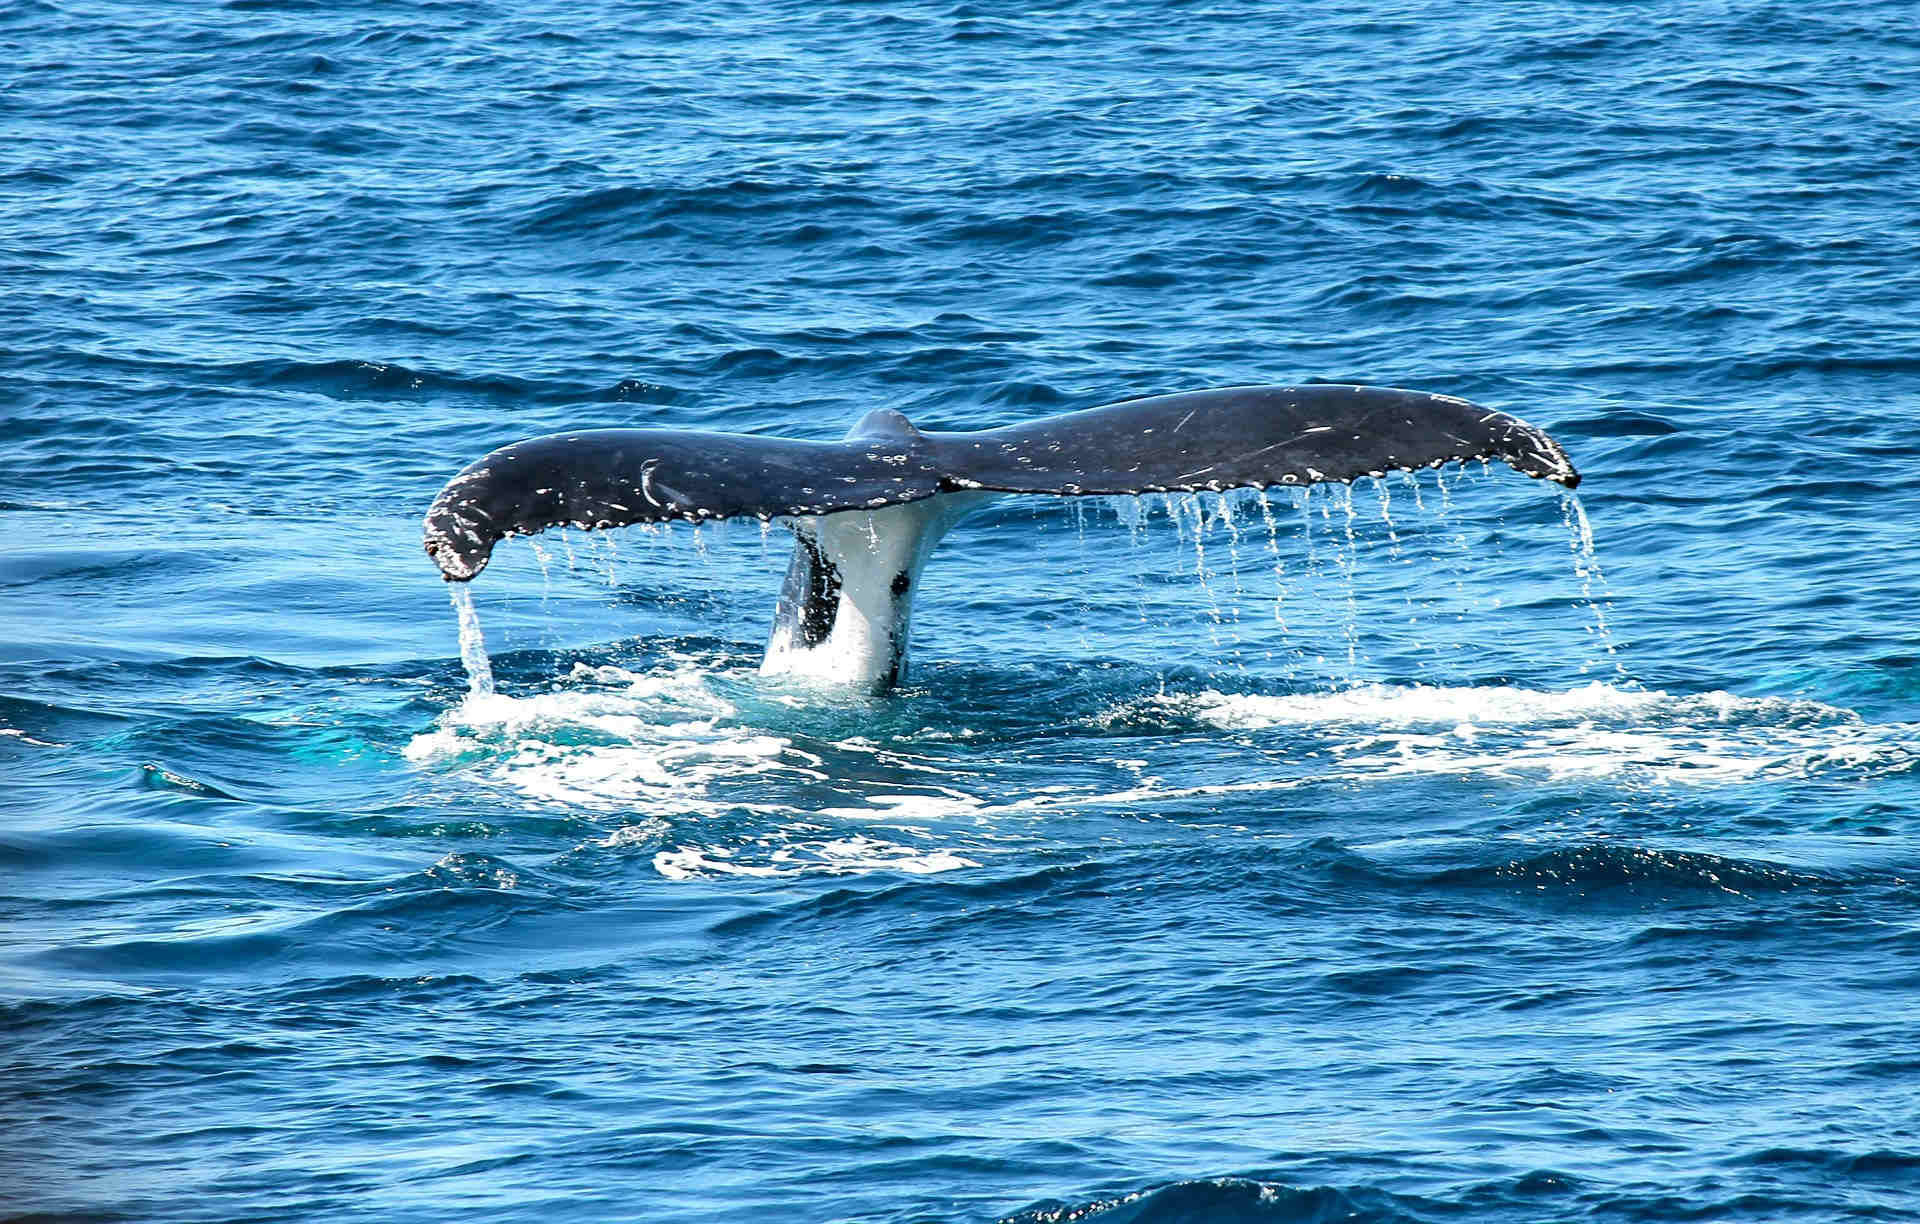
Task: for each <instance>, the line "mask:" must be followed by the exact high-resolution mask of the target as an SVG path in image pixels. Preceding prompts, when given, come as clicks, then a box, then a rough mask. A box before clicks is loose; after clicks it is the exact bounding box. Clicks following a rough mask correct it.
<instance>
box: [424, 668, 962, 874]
mask: <svg viewBox="0 0 1920 1224" xmlns="http://www.w3.org/2000/svg"><path fill="white" fill-rule="evenodd" d="M831 747H832V748H834V749H835V750H838V751H844V752H851V753H855V754H858V755H861V756H866V757H870V758H872V759H873V760H874V761H875V762H876V765H877V766H878V767H879V768H881V769H882V770H884V771H885V772H886V773H887V774H888V775H893V774H894V773H895V772H896V771H899V770H903V769H906V770H912V771H914V772H920V773H938V772H940V771H939V770H937V769H935V768H933V767H932V766H930V765H927V764H925V763H923V762H917V761H914V760H913V759H912V758H910V757H908V756H906V755H905V754H903V753H901V752H899V751H898V750H896V749H892V748H888V747H884V746H882V745H880V744H877V743H875V742H873V741H871V740H866V739H854V740H849V741H846V742H844V743H839V744H834V745H832V746H831ZM405 752H406V755H407V757H408V758H409V759H410V760H413V761H415V762H418V763H420V764H422V765H428V766H439V767H443V768H452V769H456V770H458V771H459V772H460V776H461V777H462V778H463V779H464V780H466V781H468V782H470V783H473V784H477V785H479V786H481V787H484V788H486V789H488V790H491V791H493V792H495V793H496V794H499V795H502V796H505V797H507V798H508V799H509V800H511V801H513V802H519V803H530V804H536V805H539V806H543V807H553V808H558V809H562V810H565V811H567V812H570V813H580V814H598V815H601V816H612V815H617V816H633V815H638V816H639V817H640V819H638V820H637V821H629V822H626V823H622V824H621V825H620V826H619V827H617V828H615V829H613V830H612V831H611V832H609V833H608V834H607V835H606V836H605V837H604V838H596V839H592V840H590V841H589V842H588V843H586V844H585V845H583V846H582V847H581V848H582V849H585V848H588V847H597V848H598V849H601V850H630V849H634V848H656V853H655V854H654V855H653V865H654V868H655V869H656V870H657V871H659V872H660V874H661V875H663V876H666V877H667V878H669V879H675V880H691V879H711V878H717V877H721V876H784V875H794V874H800V873H803V872H824V873H830V874H847V873H852V872H863V871H898V872H907V873H910V874H927V873H931V872H939V871H952V870H956V869H958V868H964V867H973V866H978V863H977V861H976V860H975V859H972V858H968V857H965V855H964V854H963V853H962V852H961V849H962V848H961V847H959V846H954V845H947V844H943V843H944V842H946V841H947V840H948V836H947V833H946V832H944V831H942V830H939V829H938V828H936V827H935V826H937V825H939V824H940V823H941V822H942V821H943V820H946V819H949V818H954V817H958V818H962V819H965V818H968V817H971V816H972V815H973V814H974V813H976V812H977V811H978V810H979V809H980V808H981V807H982V806H983V805H982V803H981V801H980V800H978V799H975V798H974V797H972V796H970V795H967V794H964V793H962V792H959V791H953V790H949V789H944V788H930V793H927V794H902V793H891V792H884V793H871V794H870V793H865V792H863V791H862V789H861V788H860V787H859V786H858V784H857V783H854V784H851V785H849V784H848V783H847V782H846V780H844V779H836V778H833V777H830V776H829V772H828V770H827V768H826V763H825V762H824V761H823V760H822V759H821V757H819V756H817V755H815V754H814V753H811V752H808V751H806V750H804V749H802V748H799V747H797V746H796V745H795V744H794V743H793V741H792V740H791V739H789V738H787V737H786V736H783V735H779V734H774V733H772V732H770V731H768V730H766V729H764V728H756V727H752V726H748V725H743V720H742V718H741V716H740V711H739V709H738V708H737V706H736V705H735V703H734V702H733V701H732V700H730V699H729V698H728V697H726V696H725V695H724V694H723V693H722V691H721V690H720V688H719V687H718V684H717V678H716V677H715V676H714V674H713V673H711V672H708V671H706V670H704V669H703V668H702V667H701V666H700V665H698V664H697V663H694V662H693V661H691V660H681V661H678V662H677V663H675V664H674V665H671V666H668V667H665V668H662V669H660V670H657V671H650V672H645V673H640V672H631V671H628V670H626V669H624V668H619V667H588V666H586V665H584V664H576V665H575V666H574V668H573V670H572V671H571V672H570V673H568V675H567V676H566V677H564V678H563V679H562V680H561V681H560V682H559V683H558V684H557V685H556V686H555V687H554V688H553V689H552V690H550V691H548V692H544V693H536V694H532V695H528V696H524V697H521V696H512V695H509V694H505V693H492V694H485V695H470V696H469V697H468V698H467V699H466V700H465V701H463V702H461V703H460V704H459V705H458V706H456V707H454V708H453V709H451V710H449V711H448V712H447V713H446V714H445V715H443V716H442V718H441V719H440V722H439V724H438V725H437V726H436V727H434V728H433V729H432V730H430V731H426V732H423V733H422V734H420V735H418V736H415V737H414V739H413V741H412V742H411V743H409V744H408V745H407V747H406V750H405ZM893 785H894V786H899V785H900V782H899V781H898V780H897V779H896V780H895V781H894V782H893ZM836 801H837V802H836ZM809 805H810V806H809ZM743 816H744V817H745V818H746V823H747V824H748V825H749V826H750V829H749V831H744V832H742V833H739V834H736V835H735V840H732V841H729V840H727V839H725V838H723V837H714V836H711V835H707V827H708V826H711V825H712V824H714V823H715V822H720V821H722V820H724V821H725V822H726V823H728V824H731V825H736V826H737V825H739V824H740V823H741V818H742V817H743ZM848 826H855V828H854V829H852V830H849V828H848ZM720 832H721V830H720V829H718V828H713V829H712V833H713V834H719V833H720ZM690 835H692V836H690ZM662 847H664V848H662Z"/></svg>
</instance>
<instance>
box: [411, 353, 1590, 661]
mask: <svg viewBox="0 0 1920 1224" xmlns="http://www.w3.org/2000/svg"><path fill="white" fill-rule="evenodd" d="M1466 459H1499V460H1502V461H1504V462H1506V463H1508V464H1510V465H1511V466H1512V467H1514V468H1515V469H1516V470H1518V471H1521V472H1524V473H1525V474H1527V475H1528V476H1532V477H1536V478H1544V479H1547V480H1552V481H1556V482H1558V483H1560V484H1563V485H1565V486H1566V487H1568V488H1573V487H1574V486H1575V485H1577V484H1578V483H1579V482H1580V476H1579V473H1578V472H1576V471H1575V470H1574V467H1573V463H1572V462H1571V461H1570V460H1569V459H1568V458H1567V455H1566V452H1565V451H1563V450H1561V449H1560V446H1559V444H1558V443H1556V442H1554V441H1553V439H1551V438H1549V437H1548V436H1547V435H1546V434H1545V433H1543V432H1542V431H1540V430H1539V429H1536V428H1534V427H1533V426H1531V425H1528V424H1526V423H1525V422H1524V421H1521V420H1518V419H1517V418H1515V417H1511V416H1508V415H1507V414H1506V413H1503V412H1496V411H1494V410H1492V409H1489V408H1483V407H1481V406H1479V405H1477V404H1472V403H1469V402H1467V401H1466V400H1462V399H1455V398H1454V397H1452V396H1447V395H1432V394H1428V393H1426V392H1423V391H1403V390H1399V389H1396V388H1390V387H1362V386H1351V385H1342V384H1331V383H1315V384H1309V385H1305V386H1297V387H1227V388H1223V389H1219V390H1212V391H1191V392H1185V393H1182V394H1178V395H1160V396H1154V397H1152V398H1148V399H1137V400H1127V401H1122V402H1121V403H1117V404H1108V405H1106V406H1104V407H1100V408H1089V409H1086V410H1085V411H1081V412H1070V413H1066V414H1064V415H1061V416H1054V417H1048V418H1045V419H1043V420H1038V421H1029V422H1025V423H1022V424H1018V425H1008V426H1004V427H1002V428H1000V429H988V430H980V431H977V432H972V433H933V432H923V431H921V430H919V429H917V428H915V427H914V426H913V424H912V423H911V422H909V421H908V420H907V418H906V417H904V416H902V415H901V414H900V413H898V412H894V411H892V410H891V409H878V410H876V411H874V412H870V413H868V414H867V415H866V416H865V417H863V418H861V420H860V422H859V423H858V424H856V425H855V426H854V428H853V429H852V431H851V432H849V433H848V434H847V436H846V437H845V438H844V439H842V440H841V441H838V442H809V441H799V440H795V439H791V438H774V437H759V436H754V435H747V434H727V433H703V432H696V431H690V430H667V429H588V430H578V431H574V432H569V433H558V434H550V435H548V436H546V437H540V438H532V439H529V440H527V441H524V442H516V443H514V444H513V445H511V446H505V447H502V448H501V449H499V450H496V451H493V452H492V453H490V454H488V455H486V456H483V457H482V458H480V459H478V460H476V461H475V462H473V463H472V464H469V465H468V466H467V467H466V468H465V469H463V470H462V471H461V472H460V473H459V474H458V475H456V476H455V477H454V478H453V479H452V480H450V481H448V482H447V485H446V487H445V488H443V489H442V490H441V491H440V494H439V496H438V497H436V498H435V499H434V502H433V506H432V508H431V509H429V510H428V511H427V517H426V524H425V527H426V550H427V552H428V554H429V555H430V556H432V557H433V559H434V562H435V563H436V564H437V565H438V566H439V567H440V572H441V573H442V574H443V575H444V576H445V577H446V578H447V580H448V581H452V582H465V581H467V580H470V579H471V578H473V577H474V576H475V575H476V574H478V573H479V572H480V571H481V570H483V569H485V568H486V565H487V560H488V558H489V557H490V556H491V555H492V552H493V547H494V545H495V544H497V543H498V542H499V541H500V540H501V539H503V538H504V537H506V536H510V535H532V534H534V533H535V532H540V531H545V530H547V529H548V528H551V527H578V528H584V529H594V528H603V527H623V526H626V525H628V524H631V523H649V522H663V521H667V520H672V519H685V520H689V521H694V522H699V521H704V520H707V519H724V518H737V517H757V518H761V519H772V518H780V519H785V520H790V522H791V525H792V526H793V528H794V531H795V534H796V536H797V537H798V539H797V543H796V547H795V551H794V558H793V564H792V566H791V568H790V569H789V572H788V576H787V583H786V586H785V588H784V589H783V591H782V594H781V599H780V604H779V607H778V608H777V609H776V612H775V625H774V632H773V637H772V640H771V642H770V643H769V646H768V651H767V660H766V662H765V664H763V668H762V670H765V671H770V672H799V673H803V674H806V675H810V676H813V677H815V678H818V679H822V680H830V681H837V682H842V683H849V684H856V685H860V686H863V687H869V688H876V689H879V688H885V687H887V686H889V685H891V684H893V683H895V682H896V681H897V680H898V678H899V675H900V673H901V668H902V667H903V665H904V661H905V657H906V640H907V625H908V617H909V611H910V607H911V598H912V596H911V592H912V590H913V588H914V587H915V586H916V585H917V584H918V582H919V572H920V567H921V566H922V565H924V564H925V561H926V558H927V555H928V554H929V553H930V552H931V550H932V548H933V545H934V544H935V543H937V542H938V540H939V538H940V537H941V536H942V535H944V534H945V532H946V530H947V529H948V528H949V527H951V526H952V525H953V523H954V522H956V521H958V519H959V518H960V517H961V516H963V515H964V514H966V513H967V512H969V511H971V510H972V509H974V508H976V507H977V506H979V505H981V504H983V503H984V502H985V501H988V500H991V495H993V494H1003V493H1047V494H1056V495H1064V496H1073V495H1106V494H1135V493H1164V492H1190V491H1198V490H1225V489H1235V488H1267V487H1271V486H1274V485H1309V484H1318V483H1322V482H1328V481H1350V480H1354V479H1356V478H1358V477H1361V476H1369V475H1371V476H1379V475H1383V474H1385V473H1386V472H1389V471H1395V470H1414V469H1418V468H1423V467H1437V466H1439V465H1441V464H1445V463H1451V462H1455V461H1459V460H1466Z"/></svg>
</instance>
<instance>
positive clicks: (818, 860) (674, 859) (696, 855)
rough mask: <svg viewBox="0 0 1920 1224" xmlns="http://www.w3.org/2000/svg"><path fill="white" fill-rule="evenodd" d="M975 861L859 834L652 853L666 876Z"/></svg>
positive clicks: (954, 865)
mask: <svg viewBox="0 0 1920 1224" xmlns="http://www.w3.org/2000/svg"><path fill="white" fill-rule="evenodd" d="M979 865H980V864H979V863H978V862H976V861H974V860H973V859H969V858H963V857H962V856H960V855H959V854H956V853H954V852H952V851H950V850H943V849H931V850H927V849H916V848H914V847H911V846H903V845H899V844H897V843H894V842H889V841H883V840H881V839H879V838H875V837H865V836H858V835H856V836H851V837H835V838H827V839H812V840H799V841H791V842H787V843H785V844H782V845H778V846H774V847H772V848H767V847H764V846H748V847H734V846H692V845H686V846H679V847H676V848H674V849H672V850H662V851H661V852H660V853H658V854H656V855H654V856H653V867H654V870H655V871H658V872H659V873H660V874H661V875H663V876H665V877H667V878H668V879H670V880H694V879H713V878H715V877H718V876H761V877H767V876H793V875H801V874H807V873H812V874H825V875H850V874H855V873H860V872H868V871H899V872H905V873H907V874H909V875H933V874H936V873H938V872H942V871H957V870H959V869H961V868H963V867H978V866H979Z"/></svg>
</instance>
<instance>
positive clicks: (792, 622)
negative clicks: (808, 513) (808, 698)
mask: <svg viewBox="0 0 1920 1224" xmlns="http://www.w3.org/2000/svg"><path fill="white" fill-rule="evenodd" d="M993 500H994V495H993V494H991V493H971V492H968V493H942V494H940V495H938V496H935V497H929V498H926V499H924V500H922V501H916V502H908V503H906V504H904V505H898V506H888V507H887V508H886V509H884V510H849V511H843V512H840V513H837V514H826V515H820V516H817V517H809V518H796V519H791V520H788V523H789V525H790V526H791V527H792V528H793V532H794V535H795V537H796V538H795V540H794V556H793V563H792V565H791V566H790V567H789V569H788V571H787V580H786V585H785V586H784V587H783V588H782V589H781V592H780V602H779V605H778V606H777V607H776V608H775V610H774V617H773V632H772V634H771V635H770V636H769V638H768V641H767V653H766V657H765V658H764V659H763V660H762V661H761V663H760V673H761V674H762V675H765V676H783V677H792V678H795V679H799V680H803V681H807V682H811V683H815V684H820V685H831V686H839V687H847V688H853V689H858V690H862V691H866V692H881V691H883V690H885V689H887V688H889V687H891V686H892V685H894V684H895V683H898V681H899V680H900V679H901V678H902V676H903V675H904V673H905V670H906V663H907V640H908V636H909V634H910V632H911V629H912V619H913V597H914V595H916V594H917V593H918V591H919V587H920V571H921V570H922V569H923V568H925V566H926V563H927V558H928V557H929V556H930V555H932V553H933V549H934V546H935V545H937V544H939V542H940V540H941V538H942V537H943V536H945V535H946V534H947V531H948V530H949V529H950V528H952V526H953V525H954V524H955V523H957V522H959V521H960V520H961V519H962V518H965V517H966V516H967V515H968V514H971V513H972V512H973V511H975V510H977V509H979V508H980V507H981V506H983V505H985V504H986V503H987V502H990V501H993Z"/></svg>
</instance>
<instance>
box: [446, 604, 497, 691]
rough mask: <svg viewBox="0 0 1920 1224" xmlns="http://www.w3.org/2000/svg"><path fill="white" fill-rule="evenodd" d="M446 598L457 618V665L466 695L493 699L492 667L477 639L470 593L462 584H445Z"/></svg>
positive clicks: (484, 645)
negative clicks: (463, 671)
mask: <svg viewBox="0 0 1920 1224" xmlns="http://www.w3.org/2000/svg"><path fill="white" fill-rule="evenodd" d="M447 597H448V598H449V599H451V600H452V601H453V610H454V612H455V613H456V614H457V615H458V616H459V617H460V662H462V663H464V664H465V665H466V668H467V693H468V695H469V696H471V697H491V696H493V663H492V661H491V660H489V659H488V658H487V643H486V639H485V638H483V637H481V635H480V614H479V613H478V612H476V611H474V607H473V590H472V588H471V587H470V586H469V585H468V584H467V583H464V582H450V583H448V584H447Z"/></svg>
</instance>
